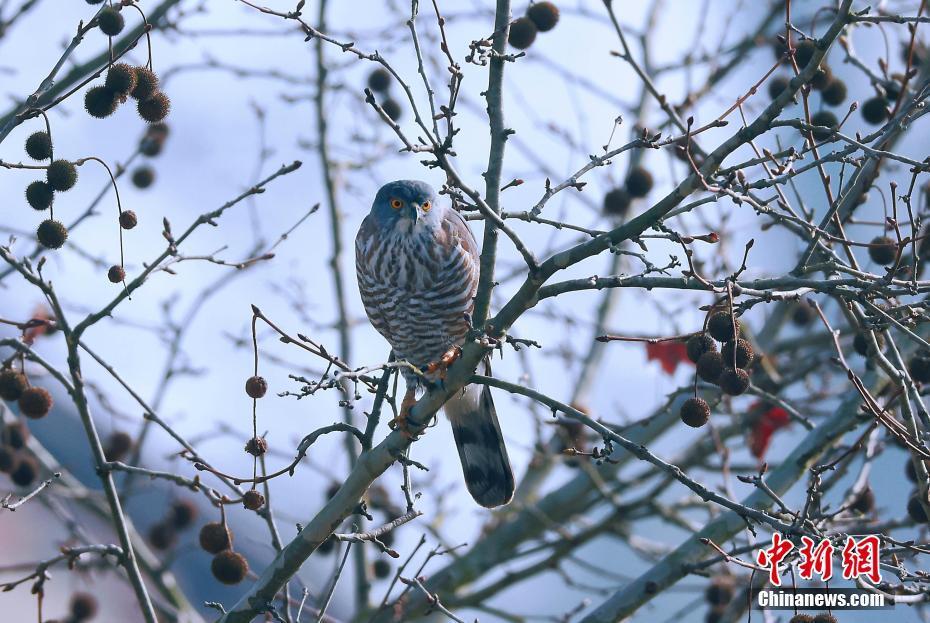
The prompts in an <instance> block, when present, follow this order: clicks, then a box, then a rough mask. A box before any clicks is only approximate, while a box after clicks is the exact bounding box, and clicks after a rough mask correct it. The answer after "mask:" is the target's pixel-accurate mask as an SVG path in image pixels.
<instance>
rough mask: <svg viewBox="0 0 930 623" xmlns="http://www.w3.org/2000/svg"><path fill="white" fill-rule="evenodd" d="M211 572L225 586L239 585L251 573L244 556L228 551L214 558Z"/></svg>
mask: <svg viewBox="0 0 930 623" xmlns="http://www.w3.org/2000/svg"><path fill="white" fill-rule="evenodd" d="M210 571H212V572H213V577H215V578H216V579H217V580H219V581H220V582H222V583H223V584H238V583H239V582H241V581H242V580H244V579H245V576H246V574H247V573H248V572H249V563H248V561H246V559H245V557H244V556H243V555H242V554H239V553H237V552H233V551H231V550H226V551H223V552H220V553H219V554H217V555H216V556H214V557H213V562H212V563H210Z"/></svg>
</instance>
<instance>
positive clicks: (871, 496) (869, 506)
mask: <svg viewBox="0 0 930 623" xmlns="http://www.w3.org/2000/svg"><path fill="white" fill-rule="evenodd" d="M849 507H850V508H851V509H852V510H854V511H858V512H860V513H862V514H863V515H865V514H867V513H871V512H872V511H873V510H875V493H873V492H872V488H871V487H866V488H865V489H863V490H862V491H860V492H859V493H857V494H856V497H855V498H854V499H853V501H852V503H851V504H850V505H849Z"/></svg>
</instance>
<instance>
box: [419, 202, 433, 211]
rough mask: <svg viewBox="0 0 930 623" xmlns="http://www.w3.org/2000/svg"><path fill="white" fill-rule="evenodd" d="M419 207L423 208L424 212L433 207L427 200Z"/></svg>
mask: <svg viewBox="0 0 930 623" xmlns="http://www.w3.org/2000/svg"><path fill="white" fill-rule="evenodd" d="M420 207H421V208H423V211H424V212H429V209H430V208H432V207H433V204H431V203H430V202H429V201H424V202H423V205H421V206H420Z"/></svg>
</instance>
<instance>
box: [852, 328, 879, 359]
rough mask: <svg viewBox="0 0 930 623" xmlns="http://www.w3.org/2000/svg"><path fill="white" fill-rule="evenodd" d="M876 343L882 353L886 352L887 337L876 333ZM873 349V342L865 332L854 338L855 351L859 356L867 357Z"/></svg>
mask: <svg viewBox="0 0 930 623" xmlns="http://www.w3.org/2000/svg"><path fill="white" fill-rule="evenodd" d="M875 342H876V343H877V344H878V348H879V349H880V350H882V351H884V350H885V336H884V335H882V334H881V333H875ZM871 348H872V343H871V340H869V338H868V336H867V335H866V333H865V332H861V333H857V334H856V337H854V338H853V350H854V351H856V352H857V353H858V354H860V355H862V356H863V357H865V356H866V355H868V354H869V351H870V350H871Z"/></svg>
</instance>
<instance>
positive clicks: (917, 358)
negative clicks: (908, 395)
mask: <svg viewBox="0 0 930 623" xmlns="http://www.w3.org/2000/svg"><path fill="white" fill-rule="evenodd" d="M907 369H908V372H910V373H911V378H913V379H914V380H915V381H917V382H918V383H930V351H927V350H922V351H920V352H919V353H917V354H915V355H914V356H913V357H911V360H910V362H909V363H908V364H907Z"/></svg>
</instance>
